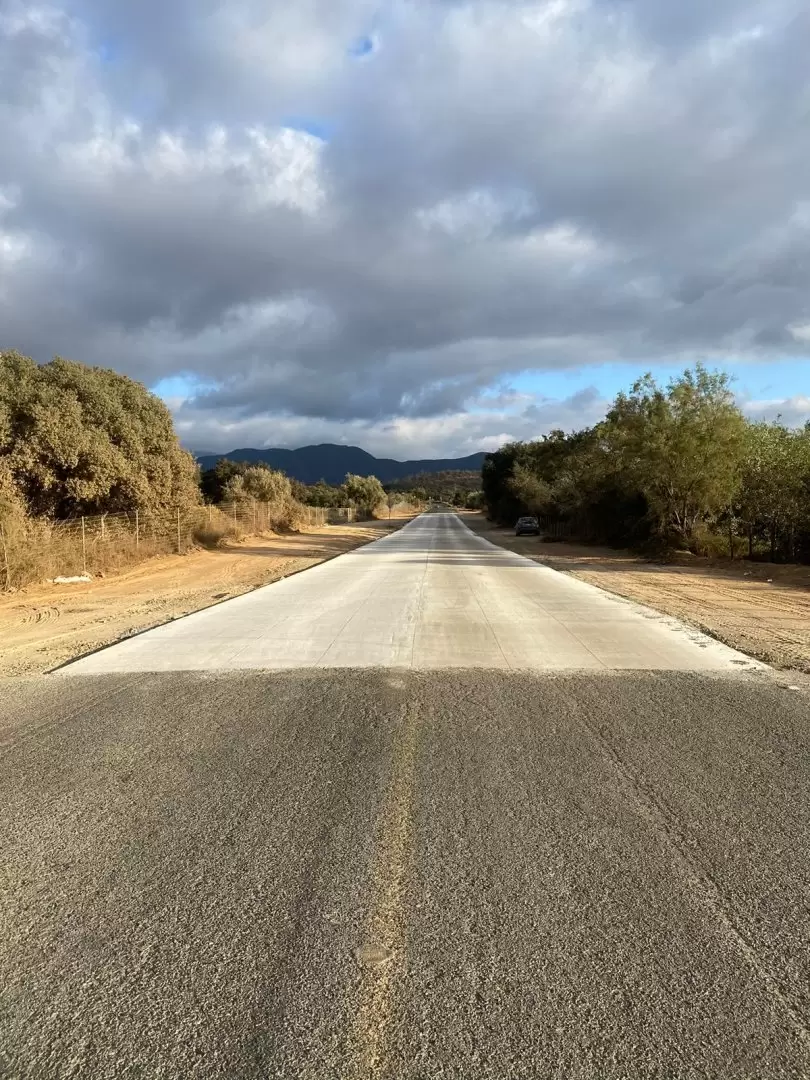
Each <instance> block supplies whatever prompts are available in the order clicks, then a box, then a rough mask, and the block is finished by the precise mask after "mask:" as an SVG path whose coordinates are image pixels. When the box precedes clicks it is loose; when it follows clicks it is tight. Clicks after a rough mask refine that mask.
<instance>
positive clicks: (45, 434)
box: [0, 352, 200, 518]
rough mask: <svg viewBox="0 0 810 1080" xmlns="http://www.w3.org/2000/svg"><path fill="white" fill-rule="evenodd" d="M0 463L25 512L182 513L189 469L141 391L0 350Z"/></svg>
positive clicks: (191, 490) (190, 485)
mask: <svg viewBox="0 0 810 1080" xmlns="http://www.w3.org/2000/svg"><path fill="white" fill-rule="evenodd" d="M0 461H2V462H3V467H4V471H5V473H6V475H7V477H8V476H10V477H11V480H12V482H13V485H14V488H15V490H16V492H17V494H18V495H19V497H20V498H21V499H22V500H23V502H24V503H25V506H26V509H27V510H28V511H30V512H31V513H32V514H35V515H41V516H47V517H51V518H67V517H73V516H76V515H81V514H84V515H91V514H101V513H118V512H121V511H126V510H131V509H133V508H135V507H138V508H140V509H142V510H147V509H148V510H152V511H157V510H160V509H163V510H167V509H169V508H172V507H177V506H180V507H181V508H186V507H189V506H193V505H196V504H197V503H199V501H200V494H199V488H198V485H197V467H196V465H195V463H194V459H193V458H192V456H191V455H190V454H189V453H187V452H186V451H185V450H183V449H181V447H180V444H179V442H178V440H177V436H176V435H175V432H174V426H173V423H172V418H171V414H170V412H169V410H168V409H167V407H166V406H165V405H164V403H163V402H162V401H161V400H160V398H158V397H156V396H155V395H154V394H152V393H150V392H149V391H148V390H147V389H146V387H145V386H142V385H141V384H140V383H137V382H133V380H132V379H128V378H126V376H124V375H119V374H118V373H117V372H115V371H108V370H106V369H105V368H96V367H87V366H85V365H84V364H77V363H73V362H71V361H68V360H62V359H61V358H59V357H57V358H56V359H55V360H53V361H52V362H51V363H50V364H44V365H42V366H38V365H37V364H35V363H34V361H33V360H31V359H29V358H28V357H25V356H21V355H20V354H19V353H17V352H0Z"/></svg>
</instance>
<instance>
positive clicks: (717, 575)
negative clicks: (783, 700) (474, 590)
mask: <svg viewBox="0 0 810 1080" xmlns="http://www.w3.org/2000/svg"><path fill="white" fill-rule="evenodd" d="M464 520H465V522H466V523H467V524H468V525H469V526H470V528H472V529H474V530H475V531H476V532H477V533H479V534H480V535H481V536H485V537H486V538H487V540H491V541H492V542H493V543H495V544H499V545H500V546H501V547H505V548H509V549H510V550H511V551H517V552H519V553H520V554H521V555H526V556H528V557H529V558H530V559H535V560H536V561H537V562H541V563H545V565H547V566H550V567H552V568H553V569H554V570H562V571H564V572H565V573H568V574H571V575H572V576H573V577H577V578H580V579H581V580H582V581H588V582H590V583H591V584H592V585H598V586H599V588H601V589H605V590H606V591H607V592H611V593H615V594H616V595H617V596H624V597H626V598H627V599H628V600H635V601H637V602H638V603H640V604H646V605H647V606H649V607H651V608H655V609H656V610H657V611H662V612H664V613H665V614H667V615H674V616H675V617H676V618H679V619H681V620H683V621H684V622H686V623H690V624H691V625H692V626H696V627H698V628H699V629H700V630H703V631H704V632H705V633H707V634H711V636H712V637H715V638H717V639H718V640H720V641H722V642H724V643H725V644H726V645H731V646H732V647H733V648H735V649H739V650H740V651H741V652H744V653H747V654H748V655H749V656H753V657H756V658H757V659H758V660H764V661H765V662H766V663H768V664H772V665H773V666H774V667H776V668H782V669H785V670H792V671H801V672H806V673H810V567H806V566H778V565H776V566H774V565H771V564H769V563H760V562H748V561H746V560H744V559H739V560H734V561H732V560H730V559H722V560H721V559H700V558H696V557H695V556H688V555H681V556H677V557H676V558H675V559H674V560H673V561H671V562H667V563H663V562H652V561H650V560H648V559H644V558H641V557H640V556H638V555H633V554H632V553H630V552H627V551H614V550H612V549H610V548H602V547H591V546H589V545H584V544H573V543H546V542H544V541H543V540H541V539H538V538H537V537H535V536H521V537H516V536H515V535H514V532H513V530H511V529H503V528H499V527H498V526H495V525H493V524H492V523H491V522H489V521H487V520H486V519H485V518H484V517H483V515H482V514H465V515H464Z"/></svg>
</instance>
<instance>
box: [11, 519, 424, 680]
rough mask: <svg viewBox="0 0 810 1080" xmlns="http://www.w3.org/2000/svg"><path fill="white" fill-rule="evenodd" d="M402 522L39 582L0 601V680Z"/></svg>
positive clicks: (333, 528)
mask: <svg viewBox="0 0 810 1080" xmlns="http://www.w3.org/2000/svg"><path fill="white" fill-rule="evenodd" d="M405 520H407V518H404V517H399V518H395V519H393V520H392V521H390V522H389V521H367V522H361V523H357V524H347V525H327V526H324V527H322V528H311V529H307V530H305V531H303V532H300V533H295V534H292V535H289V536H264V537H251V538H249V539H247V540H245V541H244V542H242V543H240V544H232V545H229V546H227V547H224V548H222V549H220V550H216V551H194V552H192V553H190V554H188V555H166V556H160V557H158V558H155V559H150V560H148V561H147V562H144V563H141V564H140V565H138V566H136V567H133V569H131V570H128V571H126V572H125V573H122V574H117V575H115V576H112V577H106V578H96V579H94V580H93V581H91V582H88V583H87V584H74V585H37V586H31V587H30V588H27V589H23V590H21V591H20V592H18V593H12V594H11V595H8V596H3V597H2V599H0V677H4V676H12V675H36V674H40V673H42V672H45V671H49V670H51V669H52V668H54V667H56V666H58V665H59V664H63V663H65V662H66V661H67V660H71V659H73V658H74V657H77V656H80V655H82V654H83V653H86V652H90V651H92V650H93V649H98V648H101V647H102V646H104V645H110V644H112V643H113V642H115V641H119V640H120V639H121V638H124V637H127V636H128V635H130V634H133V633H135V632H137V631H139V630H145V629H147V628H149V627H152V626H158V625H160V624H161V623H165V622H169V621H171V620H172V619H177V618H179V617H180V616H182V615H188V614H189V613H190V612H192V611H199V610H200V609H201V608H205V607H209V606H210V605H211V604H216V603H218V602H219V601H221V600H226V599H230V598H231V597H233V596H238V595H239V594H240V593H244V592H249V591H250V590H251V589H257V588H259V586H261V585H267V584H269V583H270V582H271V581H277V580H278V579H279V578H282V577H287V576H288V575H290V574H295V573H298V572H299V571H300V570H306V569H307V568H308V567H310V566H314V565H315V564H316V563H320V562H323V561H324V560H326V559H331V558H333V557H334V556H335V555H342V554H343V553H344V552H346V551H350V550H351V549H352V548H355V547H358V546H359V545H361V544H366V543H368V542H369V541H371V540H375V539H377V538H379V537H380V536H383V535H385V534H386V533H387V532H389V531H390V530H391V529H395V528H398V527H399V526H401V525H403V524H404V523H405Z"/></svg>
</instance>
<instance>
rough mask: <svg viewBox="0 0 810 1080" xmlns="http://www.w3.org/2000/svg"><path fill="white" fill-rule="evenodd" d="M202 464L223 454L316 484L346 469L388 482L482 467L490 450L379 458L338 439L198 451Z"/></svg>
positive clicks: (339, 478) (339, 477)
mask: <svg viewBox="0 0 810 1080" xmlns="http://www.w3.org/2000/svg"><path fill="white" fill-rule="evenodd" d="M195 457H196V458H197V461H198V463H199V465H200V468H201V469H203V470H205V469H212V468H213V467H214V465H216V463H217V462H218V461H219V460H220V459H221V458H230V460H231V461H249V462H259V461H263V462H265V463H266V464H267V465H269V466H271V468H273V469H280V470H281V471H282V472H284V473H286V474H287V476H291V477H293V478H294V479H295V480H300V481H301V483H302V484H316V483H317V482H318V481H319V480H325V481H326V482H327V484H341V483H342V482H343V480H344V479H345V477H346V473H355V474H356V475H358V476H376V477H377V478H378V479H379V480H381V481H382V482H383V483H384V484H385V483H388V482H390V481H392V480H401V479H402V478H403V477H405V476H413V475H414V474H415V473H436V472H444V471H445V470H446V469H463V470H470V469H475V470H480V468H481V466H482V464H483V462H484V458H485V457H486V454H484V453H478V454H470V455H469V456H468V457H463V458H435V459H434V458H428V459H426V460H424V461H422V460H420V461H394V460H393V459H391V458H376V457H374V456H373V455H372V454H369V453H367V452H366V451H365V450H361V449H360V447H359V446H339V445H337V444H335V443H321V444H320V445H318V446H302V447H299V449H298V450H282V449H275V448H273V449H268V450H256V449H254V448H252V447H245V448H243V449H241V450H230V451H229V452H228V453H227V454H196V455H195Z"/></svg>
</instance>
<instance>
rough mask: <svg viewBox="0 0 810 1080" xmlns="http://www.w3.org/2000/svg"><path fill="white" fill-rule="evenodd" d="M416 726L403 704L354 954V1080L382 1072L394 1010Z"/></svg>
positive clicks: (370, 1079) (373, 1078)
mask: <svg viewBox="0 0 810 1080" xmlns="http://www.w3.org/2000/svg"><path fill="white" fill-rule="evenodd" d="M420 728H421V723H420V720H419V716H418V713H417V710H416V709H415V708H414V707H413V705H410V704H409V705H406V706H405V708H404V715H403V727H402V731H401V734H400V738H399V740H398V743H397V745H396V746H395V749H394V761H393V767H392V781H391V788H390V792H389V797H388V801H387V803H386V806H385V809H384V811H383V814H382V818H381V822H380V829H379V839H378V843H377V856H376V859H375V862H374V865H373V866H372V871H371V889H372V897H373V900H372V905H371V911H370V913H369V917H368V920H367V923H366V927H365V939H364V941H363V942H361V943H360V946H359V948H358V950H357V955H358V960H359V962H360V963H361V966H362V980H361V983H360V990H359V994H358V1003H357V1011H356V1013H355V1017H354V1022H353V1024H352V1030H351V1033H350V1035H349V1063H350V1064H349V1072H348V1074H347V1077H351V1078H357V1080H377V1078H379V1077H382V1076H383V1075H384V1074H385V1069H386V1062H385V1042H386V1036H387V1033H388V1028H389V1025H390V1021H391V1015H392V1012H393V1008H394V997H393V994H394V988H393V983H394V981H395V979H396V977H397V976H398V975H399V974H401V973H402V972H403V971H404V969H405V952H406V946H407V941H406V928H405V912H404V905H403V897H404V892H405V884H406V878H407V870H408V862H409V858H410V849H411V820H412V819H411V808H412V801H413V781H414V769H415V763H416V750H417V743H418V739H419V731H420Z"/></svg>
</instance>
